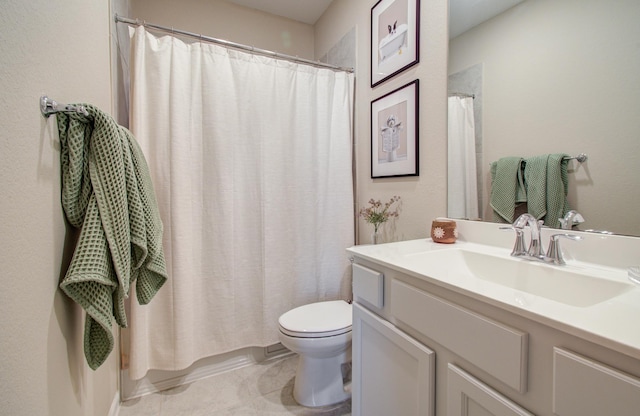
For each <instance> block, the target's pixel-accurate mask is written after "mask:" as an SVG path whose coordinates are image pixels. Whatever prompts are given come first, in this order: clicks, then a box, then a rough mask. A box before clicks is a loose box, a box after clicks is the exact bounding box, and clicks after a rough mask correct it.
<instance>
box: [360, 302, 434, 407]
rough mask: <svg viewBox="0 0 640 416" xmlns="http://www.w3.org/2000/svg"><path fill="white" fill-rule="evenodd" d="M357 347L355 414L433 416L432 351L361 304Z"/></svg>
mask: <svg viewBox="0 0 640 416" xmlns="http://www.w3.org/2000/svg"><path fill="white" fill-rule="evenodd" d="M352 348H353V349H352V352H353V372H352V377H353V382H352V394H353V397H352V402H351V406H352V412H353V414H354V415H363V416H364V415H366V416H376V415H380V416H386V415H403V416H423V415H424V416H433V415H434V410H435V407H434V393H435V384H434V383H435V353H434V352H433V351H432V350H430V349H429V348H427V347H425V346H424V345H422V344H420V343H419V342H418V341H416V340H415V339H413V338H411V337H409V336H408V335H406V334H405V333H403V332H402V331H400V330H398V329H397V328H396V327H394V326H393V325H391V324H390V323H389V322H387V321H385V320H383V319H381V318H379V317H378V316H376V315H375V314H373V313H371V312H369V311H367V310H366V309H365V308H363V307H362V306H360V305H358V304H357V303H356V304H355V305H353V347H352Z"/></svg>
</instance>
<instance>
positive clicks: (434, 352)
mask: <svg viewBox="0 0 640 416" xmlns="http://www.w3.org/2000/svg"><path fill="white" fill-rule="evenodd" d="M557 232H559V230H548V229H545V230H543V237H544V241H545V244H546V242H547V241H548V239H549V237H550V235H551V234H554V233H557ZM458 233H459V239H458V241H457V242H456V243H455V244H437V243H434V242H432V241H431V240H430V239H422V240H413V241H404V242H397V243H390V244H380V245H369V246H355V247H352V248H350V249H349V250H348V251H349V253H350V255H351V256H352V257H353V260H354V263H353V290H354V305H353V309H354V316H353V386H352V391H353V398H352V400H353V402H352V409H353V414H354V415H362V416H376V415H402V416H411V415H438V416H440V415H451V416H453V415H455V416H458V415H477V416H486V415H532V414H533V415H558V416H570V415H580V416H585V415H616V416H618V415H636V416H637V415H638V414H640V286H637V285H634V284H633V283H632V282H630V281H629V279H628V278H627V273H626V271H627V268H628V267H629V266H632V265H634V264H635V263H638V262H640V239H638V238H630V237H624V236H602V235H595V234H593V235H588V233H580V234H581V236H583V240H582V241H579V242H573V241H571V242H566V244H565V246H564V248H563V251H564V253H565V259H566V260H567V264H566V265H564V266H556V265H549V264H545V263H538V262H532V261H527V260H523V259H517V258H513V257H511V256H510V252H511V245H512V243H513V240H514V235H513V233H509V232H504V231H500V230H498V226H497V225H496V224H487V223H477V222H470V221H458Z"/></svg>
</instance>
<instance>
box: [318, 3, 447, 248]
mask: <svg viewBox="0 0 640 416" xmlns="http://www.w3.org/2000/svg"><path fill="white" fill-rule="evenodd" d="M375 3H376V2H375V1H370V0H334V2H333V3H332V4H331V6H330V8H329V9H328V10H327V12H326V13H325V14H324V15H323V16H322V18H321V19H320V20H319V21H318V22H317V23H316V25H315V51H316V56H317V57H320V56H323V55H324V54H325V53H326V52H327V50H329V49H330V48H331V47H332V46H333V45H334V44H335V43H336V42H337V41H338V40H339V39H340V38H341V37H342V36H343V35H344V34H345V33H347V32H348V31H349V30H351V28H353V27H354V26H355V27H356V38H357V48H356V50H357V59H356V62H357V65H356V66H357V68H356V111H355V129H356V163H357V176H358V180H357V187H358V192H357V199H358V208H360V207H363V206H365V204H366V203H367V201H368V200H369V199H370V198H374V199H380V200H382V201H383V202H385V201H387V200H388V199H389V198H391V197H392V196H393V195H399V196H400V197H401V198H402V209H401V213H400V217H399V218H398V219H396V220H395V221H394V222H390V223H388V224H387V225H386V226H385V235H384V241H395V240H408V239H415V238H424V237H427V236H428V234H429V230H430V225H431V221H432V220H433V219H434V218H436V217H438V216H445V215H446V213H447V211H446V205H447V197H446V195H447V194H446V186H447V180H446V174H447V108H446V99H447V98H446V97H447V42H448V36H447V20H448V14H447V13H448V2H447V0H430V1H422V2H421V14H420V15H421V19H420V29H421V30H420V35H421V36H420V63H418V64H417V65H416V66H414V67H412V68H410V69H408V70H406V71H405V72H403V73H402V74H399V75H397V76H396V77H394V78H392V79H391V80H389V81H386V82H384V83H383V84H380V85H378V86H377V87H375V88H373V89H372V88H371V75H370V71H371V69H370V65H371V64H370V56H371V52H370V42H371V40H370V37H371V32H370V31H371V7H373V5H374V4H375ZM416 78H417V79H419V80H420V101H419V143H420V144H419V146H420V166H419V171H420V176H417V177H406V178H385V179H375V180H374V179H371V162H370V160H371V126H370V124H371V120H370V117H371V109H370V105H371V104H370V103H371V101H373V100H375V99H377V98H379V97H381V96H383V95H385V94H387V93H388V92H390V91H393V90H394V89H396V88H398V87H401V86H403V85H405V84H407V83H409V82H411V81H413V80H414V79H416ZM359 225H360V228H359V237H360V242H361V243H363V244H367V243H369V242H370V235H371V231H372V226H371V225H369V224H366V223H365V222H364V221H363V220H360V223H359Z"/></svg>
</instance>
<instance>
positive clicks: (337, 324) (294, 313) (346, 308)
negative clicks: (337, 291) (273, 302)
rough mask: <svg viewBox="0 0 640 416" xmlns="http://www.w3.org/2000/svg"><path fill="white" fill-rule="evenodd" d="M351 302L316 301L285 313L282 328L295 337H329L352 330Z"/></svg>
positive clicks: (279, 320) (281, 317)
mask: <svg viewBox="0 0 640 416" xmlns="http://www.w3.org/2000/svg"><path fill="white" fill-rule="evenodd" d="M351 311H352V308H351V304H349V303H347V302H345V301H343V300H332V301H327V302H316V303H311V304H308V305H303V306H300V307H297V308H295V309H291V310H290V311H289V312H286V313H284V314H283V315H282V316H280V319H278V323H279V324H280V330H281V331H282V332H284V333H285V334H287V335H290V336H294V337H304V338H311V337H317V338H320V337H329V336H334V335H340V334H343V333H345V332H348V331H351V322H352V320H351Z"/></svg>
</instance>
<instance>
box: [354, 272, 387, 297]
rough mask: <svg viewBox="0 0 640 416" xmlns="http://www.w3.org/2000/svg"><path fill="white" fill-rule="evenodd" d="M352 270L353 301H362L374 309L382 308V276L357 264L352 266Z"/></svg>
mask: <svg viewBox="0 0 640 416" xmlns="http://www.w3.org/2000/svg"><path fill="white" fill-rule="evenodd" d="M352 270H353V294H354V298H355V300H356V301H363V300H364V301H366V302H368V303H370V304H371V305H373V306H375V307H376V308H382V307H383V306H384V275H383V274H382V273H381V272H379V271H376V270H373V269H370V268H368V267H364V266H361V265H359V264H354V265H353V266H352Z"/></svg>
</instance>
